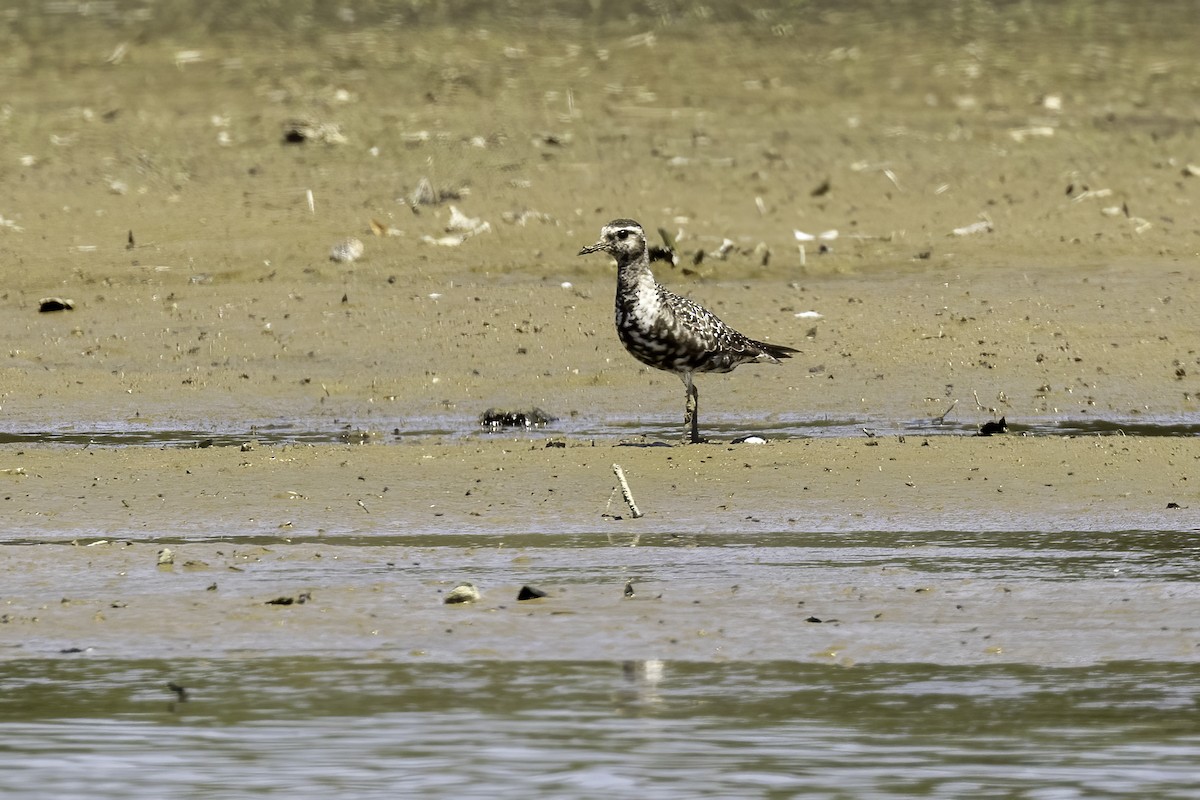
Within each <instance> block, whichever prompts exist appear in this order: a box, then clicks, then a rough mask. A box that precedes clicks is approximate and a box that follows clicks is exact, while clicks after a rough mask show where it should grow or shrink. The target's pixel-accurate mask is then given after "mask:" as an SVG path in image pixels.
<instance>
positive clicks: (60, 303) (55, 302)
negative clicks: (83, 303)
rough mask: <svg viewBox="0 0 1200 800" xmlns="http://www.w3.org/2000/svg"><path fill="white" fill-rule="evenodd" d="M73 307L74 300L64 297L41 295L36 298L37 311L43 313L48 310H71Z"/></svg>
mask: <svg viewBox="0 0 1200 800" xmlns="http://www.w3.org/2000/svg"><path fill="white" fill-rule="evenodd" d="M74 308H75V301H74V300H68V299H66V298H65V297H43V298H42V299H41V300H38V311H40V312H41V313H43V314H45V313H47V312H49V311H71V310H73V309H74Z"/></svg>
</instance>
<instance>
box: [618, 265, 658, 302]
mask: <svg viewBox="0 0 1200 800" xmlns="http://www.w3.org/2000/svg"><path fill="white" fill-rule="evenodd" d="M657 291H658V289H657V284H656V283H655V281H654V273H653V272H651V271H650V262H649V260H648V259H647V258H645V257H644V256H643V257H642V258H639V259H637V260H635V261H626V262H624V263H622V264H619V265H618V266H617V304H618V305H624V306H626V307H628V306H631V305H635V304H637V303H638V302H639V301H642V300H644V299H645V298H646V297H650V296H653V295H654V294H656V293H657Z"/></svg>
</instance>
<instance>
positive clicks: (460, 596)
mask: <svg viewBox="0 0 1200 800" xmlns="http://www.w3.org/2000/svg"><path fill="white" fill-rule="evenodd" d="M479 597H480V594H479V590H478V589H476V588H475V584H473V583H460V584H459V585H458V586H455V587H454V588H453V589H451V590H450V592H449V594H447V595H446V599H445V600H443V601H442V602H444V603H445V604H446V605H454V604H456V603H474V602H475V601H476V600H478V599H479Z"/></svg>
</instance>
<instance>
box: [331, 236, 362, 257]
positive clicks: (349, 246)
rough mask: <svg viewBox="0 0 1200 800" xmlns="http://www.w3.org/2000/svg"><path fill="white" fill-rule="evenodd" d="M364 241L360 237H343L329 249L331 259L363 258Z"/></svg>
mask: <svg viewBox="0 0 1200 800" xmlns="http://www.w3.org/2000/svg"><path fill="white" fill-rule="evenodd" d="M362 254H363V243H362V240H360V239H354V238H350V239H343V240H342V241H340V242H338V243H337V244H335V245H334V246H333V248H332V249H331V250H330V251H329V260H330V261H338V262H346V263H349V262H352V261H358V260H359V259H360V258H362Z"/></svg>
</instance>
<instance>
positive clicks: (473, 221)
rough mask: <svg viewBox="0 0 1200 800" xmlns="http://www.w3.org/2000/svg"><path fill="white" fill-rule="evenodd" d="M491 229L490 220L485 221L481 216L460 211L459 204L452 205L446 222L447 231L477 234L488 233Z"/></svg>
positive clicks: (469, 234)
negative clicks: (471, 215) (468, 214)
mask: <svg viewBox="0 0 1200 800" xmlns="http://www.w3.org/2000/svg"><path fill="white" fill-rule="evenodd" d="M491 229H492V224H491V223H490V222H485V221H484V220H483V219H482V218H480V217H468V216H467V215H466V214H464V213H463V212H461V211H459V210H458V207H457V206H450V219H449V220H448V221H447V222H446V233H465V234H466V235H467V236H476V235H478V234H481V233H487V232H488V231H490V230H491Z"/></svg>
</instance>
